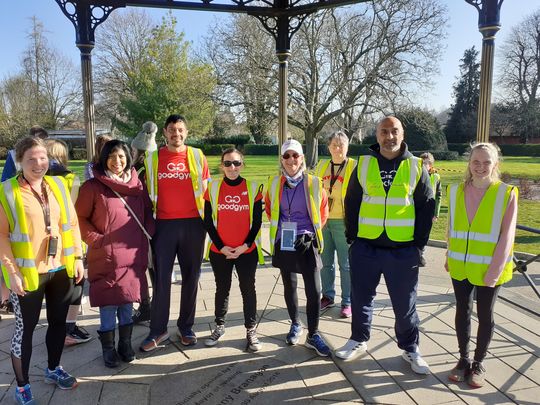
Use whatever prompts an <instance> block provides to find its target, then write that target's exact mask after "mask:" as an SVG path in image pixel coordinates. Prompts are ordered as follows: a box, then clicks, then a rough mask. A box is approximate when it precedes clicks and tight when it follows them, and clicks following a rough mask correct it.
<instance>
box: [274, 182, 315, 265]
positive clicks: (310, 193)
mask: <svg viewBox="0 0 540 405" xmlns="http://www.w3.org/2000/svg"><path fill="white" fill-rule="evenodd" d="M281 179H282V176H281V175H278V176H275V177H273V178H272V179H271V180H270V182H269V183H268V188H267V190H268V191H267V192H268V196H269V200H270V208H271V214H270V254H272V255H273V254H274V245H275V243H276V236H277V230H278V223H279V203H280V201H281V194H282V191H283V186H282V184H283V183H282V180H281ZM303 185H304V195H305V197H306V203H307V204H306V205H307V209H308V214H309V217H310V219H311V222H312V224H313V229H315V234H316V236H317V243H318V244H319V253H322V251H323V249H324V242H323V236H322V224H321V204H322V191H323V187H322V181H321V179H320V178H319V177H316V176H312V175H311V174H304V181H303Z"/></svg>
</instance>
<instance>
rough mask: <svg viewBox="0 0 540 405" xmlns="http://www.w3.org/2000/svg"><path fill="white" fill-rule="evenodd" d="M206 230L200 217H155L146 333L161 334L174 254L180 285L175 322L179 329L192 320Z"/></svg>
mask: <svg viewBox="0 0 540 405" xmlns="http://www.w3.org/2000/svg"><path fill="white" fill-rule="evenodd" d="M205 236H206V231H205V230H204V227H203V222H202V219H201V218H185V219H158V220H157V221H156V233H155V234H154V237H153V238H152V246H153V248H154V252H155V254H156V257H155V260H154V262H155V265H156V268H155V277H156V280H155V291H154V292H153V298H152V315H151V320H150V333H151V334H152V335H154V336H157V335H161V334H162V333H164V332H165V331H166V330H167V324H168V323H169V311H170V306H171V275H172V271H173V266H174V260H175V258H178V263H179V264H180V273H181V275H182V289H181V297H180V316H179V317H178V320H177V322H176V325H177V326H178V329H179V330H180V331H182V332H187V331H189V330H191V328H192V326H193V324H194V323H195V309H196V304H197V291H198V285H199V277H200V275H201V263H202V258H203V251H204V238H205Z"/></svg>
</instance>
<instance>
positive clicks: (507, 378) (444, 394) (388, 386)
mask: <svg viewBox="0 0 540 405" xmlns="http://www.w3.org/2000/svg"><path fill="white" fill-rule="evenodd" d="M426 257H427V259H428V266H427V267H426V268H423V269H422V270H421V282H420V287H419V301H418V311H419V313H420V317H421V321H422V322H421V335H422V336H421V350H422V353H423V355H424V357H425V359H426V360H427V361H428V362H429V364H430V365H431V369H432V374H431V375H429V376H418V375H415V374H414V373H413V372H412V371H411V370H410V368H409V365H408V364H407V363H405V362H404V361H403V360H402V359H401V357H400V354H401V353H400V350H399V349H398V348H397V346H396V344H395V338H394V331H393V322H394V321H393V313H392V309H391V306H390V301H389V297H388V295H387V292H386V288H385V286H384V285H381V286H380V288H379V294H378V296H377V299H376V310H375V316H374V321H373V336H372V339H371V341H370V342H369V348H368V352H367V353H365V354H363V355H361V356H360V357H359V358H357V359H355V360H352V361H348V362H345V361H342V360H339V359H336V358H321V357H318V356H316V354H315V352H314V351H312V350H309V349H307V348H305V347H304V346H303V345H302V344H299V345H298V346H295V347H289V346H287V345H286V344H285V334H286V333H287V331H288V330H289V321H288V316H287V312H286V309H285V304H284V299H283V296H282V291H283V286H282V285H281V281H280V278H279V277H278V275H279V272H278V270H277V269H275V268H271V267H268V266H266V267H263V268H260V269H259V271H258V273H257V296H258V310H259V312H258V315H259V326H258V330H259V334H260V338H261V341H262V343H263V345H264V346H263V349H262V350H261V351H260V352H258V353H249V352H247V351H246V350H245V329H244V327H243V316H242V302H241V296H240V291H239V289H238V286H237V283H236V285H234V283H233V285H234V286H233V288H232V291H231V299H230V303H231V304H230V310H229V316H228V323H227V333H226V334H225V335H224V336H223V338H222V339H221V340H220V342H219V344H218V345H217V346H216V347H213V348H206V347H205V346H204V344H203V340H204V339H205V338H206V337H207V336H208V335H209V334H210V332H211V330H212V328H213V319H214V317H213V306H214V305H213V296H214V288H215V286H214V281H213V274H212V272H211V269H210V267H209V265H208V264H205V265H204V266H203V270H202V276H201V281H200V290H199V299H198V307H197V315H196V322H197V323H196V325H195V328H194V329H195V332H196V333H197V335H198V337H199V343H198V344H197V345H196V346H194V347H190V348H185V347H183V346H181V345H180V344H179V341H178V338H177V337H176V335H175V329H176V328H175V324H176V317H177V316H178V307H179V295H180V294H179V291H180V285H179V284H175V285H174V286H173V298H172V304H171V309H172V313H171V322H170V323H169V332H170V333H171V343H170V344H166V345H164V346H163V347H160V348H159V349H158V350H156V351H154V352H152V353H147V354H145V353H137V356H138V359H137V360H136V361H134V362H133V363H131V364H122V366H121V367H119V368H117V369H114V370H111V369H108V368H106V367H105V366H104V365H103V361H102V358H101V346H100V343H99V341H98V340H97V339H94V340H92V341H91V342H89V343H86V344H83V345H79V346H76V347H71V348H67V349H66V350H65V351H64V355H63V358H62V364H63V365H64V367H65V368H66V369H67V370H69V371H70V372H71V373H73V374H74V375H76V376H77V377H78V379H79V381H80V385H79V387H78V388H77V389H75V390H74V391H72V392H65V391H61V390H59V389H55V388H54V387H53V386H50V385H46V384H44V382H43V377H42V370H43V368H44V367H45V366H46V351H45V346H44V343H43V342H44V340H45V332H46V327H45V325H44V323H45V320H44V318H42V322H43V323H41V324H40V325H39V326H38V328H37V330H36V332H35V335H34V342H35V346H34V353H33V357H32V365H31V383H32V389H33V392H34V395H35V397H36V398H37V400H38V401H37V402H38V404H77V405H86V404H88V405H94V404H105V405H108V404H114V405H122V404H127V405H138V404H159V405H168V404H268V403H274V404H277V403H282V402H287V403H302V404H330V403H332V404H333V403H370V404H371V403H377V404H399V405H403V404H459V403H467V404H481V403H483V404H507V403H508V404H514V403H518V404H538V403H540V386H539V385H540V360H539V356H540V349H539V346H540V317H538V316H535V315H532V314H531V313H529V312H527V311H523V310H521V309H517V308H516V307H514V306H512V305H510V304H509V303H508V302H506V301H505V300H499V302H498V303H497V306H496V313H497V315H496V322H497V327H496V330H495V334H494V337H493V342H492V344H491V348H490V351H489V355H488V358H487V360H486V362H485V365H486V368H487V370H488V378H487V381H488V384H487V385H486V386H485V387H483V388H481V389H471V388H468V386H467V385H466V384H463V383H462V384H455V383H451V382H449V381H448V379H447V372H448V371H449V370H450V369H451V368H452V367H453V365H454V364H455V362H456V357H455V356H456V351H457V348H456V347H457V342H456V337H455V331H454V329H453V318H454V298H453V293H452V290H451V285H450V282H449V279H448V276H447V274H446V273H445V272H444V270H442V263H443V259H444V250H443V249H440V248H432V247H430V248H428V249H427V253H426ZM529 273H530V274H531V276H533V277H534V278H535V280H536V281H537V283H538V277H539V275H540V264H539V263H535V264H534V266H531V268H530V269H529ZM516 277H518V279H517V280H516V283H517V284H518V285H517V286H516V287H515V288H514V287H509V288H505V290H504V291H503V293H502V295H503V296H507V295H509V294H510V295H515V296H517V297H518V298H519V297H521V296H523V297H525V295H526V294H527V292H526V289H525V288H524V287H523V285H521V284H522V281H523V280H520V279H519V277H522V276H521V275H516ZM299 284H300V285H301V284H302V283H301V282H300V283H299ZM520 288H523V290H519V289H520ZM513 289H515V291H517V292H514V291H512V290H513ZM520 291H523V292H524V293H525V295H520ZM516 294H517V295H516ZM302 295H303V294H302V293H300V299H301V301H302V302H301V304H305V300H304V297H303V296H302ZM524 299H530V297H529V298H524ZM532 301H533V300H532V299H531V302H532ZM304 320H305V316H304ZM80 324H82V325H83V326H85V327H86V328H87V329H88V330H89V331H90V332H91V333H92V334H93V335H94V336H96V335H97V334H96V329H97V327H98V324H99V317H98V313H97V311H96V309H92V308H89V307H88V306H86V307H85V310H84V316H83V317H82V319H81V321H80ZM12 327H13V320H12V317H10V316H6V315H3V320H2V321H1V322H0V403H2V404H5V403H6V404H9V403H12V398H11V395H12V390H13V384H14V380H13V373H12V369H11V362H10V359H9V348H10V342H9V340H10V338H11V333H12ZM320 329H321V331H322V334H323V336H324V337H325V339H326V341H327V342H328V344H329V345H330V346H331V347H332V348H336V347H339V346H341V345H342V344H343V343H344V342H345V341H346V339H347V337H348V336H349V334H350V320H347V319H340V318H339V308H337V307H335V308H331V309H328V310H327V311H325V312H323V314H322V316H321V324H320ZM473 330H474V331H475V330H476V322H473ZM147 333H148V328H147V327H146V326H144V325H140V326H136V327H135V329H134V339H133V342H134V347H138V345H139V343H140V342H141V341H142V339H143V338H144V337H145V336H146V334H147ZM302 341H303V338H302ZM473 347H474V346H473Z"/></svg>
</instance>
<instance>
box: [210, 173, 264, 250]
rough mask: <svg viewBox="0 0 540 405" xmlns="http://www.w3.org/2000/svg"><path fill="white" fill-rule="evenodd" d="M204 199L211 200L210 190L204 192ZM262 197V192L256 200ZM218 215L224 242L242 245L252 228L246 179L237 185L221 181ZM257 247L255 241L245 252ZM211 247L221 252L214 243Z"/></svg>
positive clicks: (218, 223)
mask: <svg viewBox="0 0 540 405" xmlns="http://www.w3.org/2000/svg"><path fill="white" fill-rule="evenodd" d="M204 199H205V200H207V201H210V195H209V192H208V190H206V193H205V194H204ZM260 199H262V194H261V193H258V194H257V196H256V197H255V201H259V200H260ZM212 208H213V207H212ZM217 215H218V218H217V219H218V221H217V232H218V235H219V237H220V238H221V240H222V242H223V244H224V245H225V246H230V247H233V248H234V247H237V246H240V245H242V244H243V243H244V242H245V240H246V238H247V236H248V233H249V230H250V225H249V197H248V191H247V184H246V180H243V181H242V183H240V184H238V185H237V186H230V185H228V184H227V183H225V182H222V183H221V188H220V190H219V198H218V213H217ZM255 248H256V245H255V243H253V244H252V245H251V247H250V248H249V249H248V250H246V252H245V253H249V252H251V251H253V249H255ZM210 249H211V250H212V251H213V252H216V253H220V251H219V250H218V248H217V247H215V246H214V244H213V243H212V246H211V247H210Z"/></svg>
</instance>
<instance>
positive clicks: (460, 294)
mask: <svg viewBox="0 0 540 405" xmlns="http://www.w3.org/2000/svg"><path fill="white" fill-rule="evenodd" d="M452 284H453V285H454V294H455V296H456V334H457V339H458V346H459V354H460V356H461V357H463V358H468V357H469V342H470V340H471V314H472V309H473V295H474V290H475V288H476V309H477V315H478V333H477V338H476V349H475V351H474V361H479V362H481V361H483V360H484V359H485V357H486V354H487V351H488V348H489V344H490V343H491V338H492V336H493V329H494V327H495V321H494V319H493V308H494V307H495V301H496V300H497V295H498V293H499V289H500V286H496V287H482V286H475V285H473V284H471V283H470V282H469V280H467V279H465V280H462V281H458V280H454V279H452Z"/></svg>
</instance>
